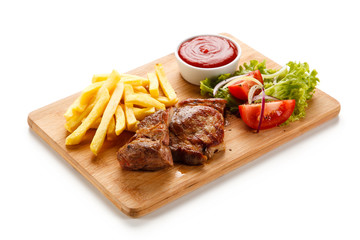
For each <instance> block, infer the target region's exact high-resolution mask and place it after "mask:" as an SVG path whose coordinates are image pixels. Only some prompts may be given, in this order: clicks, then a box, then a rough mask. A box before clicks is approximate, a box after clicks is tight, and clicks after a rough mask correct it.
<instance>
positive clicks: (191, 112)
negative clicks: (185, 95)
mask: <svg viewBox="0 0 360 240" xmlns="http://www.w3.org/2000/svg"><path fill="white" fill-rule="evenodd" d="M225 104H226V100H223V99H217V98H213V99H186V100H184V101H181V102H179V104H178V106H179V107H178V108H177V109H176V110H175V111H174V114H173V116H172V118H171V122H170V126H169V130H170V149H171V152H172V156H173V160H174V161H176V162H183V163H186V164H189V165H199V164H203V163H205V162H206V161H207V160H208V159H209V158H211V157H212V156H213V154H214V153H215V152H218V151H221V150H224V148H225V145H224V117H223V113H224V109H225Z"/></svg>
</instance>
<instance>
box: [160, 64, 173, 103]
mask: <svg viewBox="0 0 360 240" xmlns="http://www.w3.org/2000/svg"><path fill="white" fill-rule="evenodd" d="M155 72H156V76H157V77H158V80H159V84H160V87H161V89H162V91H163V92H164V94H165V96H167V97H168V98H169V99H170V101H172V100H174V99H175V98H177V96H176V93H175V90H174V89H173V87H172V86H171V84H170V82H169V81H168V79H167V78H166V75H165V71H164V68H163V66H162V64H161V63H157V64H156V65H155Z"/></svg>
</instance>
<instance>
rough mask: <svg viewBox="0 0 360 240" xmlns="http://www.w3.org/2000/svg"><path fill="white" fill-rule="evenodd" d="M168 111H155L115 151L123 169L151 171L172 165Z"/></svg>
mask: <svg viewBox="0 0 360 240" xmlns="http://www.w3.org/2000/svg"><path fill="white" fill-rule="evenodd" d="M170 111H171V110H170V109H168V110H166V111H165V110H160V111H157V112H155V113H154V114H152V115H150V116H147V117H146V118H145V119H144V120H142V121H141V122H140V123H139V124H138V130H137V131H136V133H135V135H134V136H133V137H132V138H131V139H130V140H129V143H128V144H125V145H124V146H122V147H121V148H120V149H119V151H118V152H117V158H118V160H119V162H120V165H121V167H122V168H123V169H126V170H149V171H153V170H159V169H162V168H166V167H170V166H173V159H172V155H171V151H170V148H169V128H168V127H169V120H170V116H169V114H170Z"/></svg>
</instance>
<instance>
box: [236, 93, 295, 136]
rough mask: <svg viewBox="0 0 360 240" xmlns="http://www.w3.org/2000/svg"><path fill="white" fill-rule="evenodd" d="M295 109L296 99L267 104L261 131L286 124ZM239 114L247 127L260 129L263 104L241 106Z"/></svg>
mask: <svg viewBox="0 0 360 240" xmlns="http://www.w3.org/2000/svg"><path fill="white" fill-rule="evenodd" d="M294 108H295V100H294V99H292V100H279V101H272V102H266V103H265V109H264V116H263V119H262V122H261V126H260V129H261V130H262V129H268V128H272V127H275V126H279V125H280V124H282V123H284V122H285V121H286V120H288V118H289V117H290V116H291V114H292V113H293V111H294ZM239 112H240V115H241V118H242V120H243V121H244V122H245V124H246V125H248V126H249V127H250V128H253V129H258V126H259V121H260V112H261V103H256V104H243V105H239Z"/></svg>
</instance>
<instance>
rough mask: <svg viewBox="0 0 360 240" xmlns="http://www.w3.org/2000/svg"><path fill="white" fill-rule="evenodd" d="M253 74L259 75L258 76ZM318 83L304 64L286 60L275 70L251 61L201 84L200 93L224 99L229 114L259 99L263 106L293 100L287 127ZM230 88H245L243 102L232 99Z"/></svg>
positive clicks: (298, 116) (301, 113)
mask: <svg viewBox="0 0 360 240" xmlns="http://www.w3.org/2000/svg"><path fill="white" fill-rule="evenodd" d="M257 72H260V73H261V74H260V76H258V75H257ZM260 80H261V81H260ZM262 82H263V84H262ZM318 82H319V78H318V77H317V71H316V70H311V71H310V68H309V64H308V63H306V62H303V63H302V62H293V61H290V62H288V63H287V64H285V65H284V66H283V67H282V68H280V69H278V70H276V69H268V68H266V61H265V60H264V61H263V62H259V61H257V60H251V61H250V62H249V63H244V65H243V66H240V67H239V70H238V71H236V72H235V73H232V74H230V73H228V74H223V75H221V76H219V77H218V78H216V79H205V80H203V81H201V82H200V90H201V94H202V95H203V96H209V97H216V98H223V99H225V100H227V102H228V103H227V108H228V109H229V110H230V112H232V113H237V112H238V109H239V108H238V106H239V105H242V104H252V103H259V102H260V101H261V100H262V101H261V102H264V104H265V102H266V101H274V100H291V99H294V100H295V108H294V111H293V113H292V114H291V116H290V117H289V118H288V119H287V121H286V122H285V123H284V124H288V123H289V122H293V121H296V120H299V119H301V118H304V117H305V109H306V108H307V106H308V103H307V101H308V100H310V99H311V98H312V96H313V94H314V92H315V88H316V85H317V83H318ZM234 85H237V86H239V87H240V88H244V87H247V88H248V89H245V90H244V89H242V91H245V92H246V98H245V99H243V98H239V97H238V96H237V97H236V96H235V95H236V94H235V95H234V94H232V93H231V91H229V87H230V88H233V87H234ZM231 86H233V87H231ZM260 90H261V91H260ZM260 94H262V95H260ZM243 95H244V94H243Z"/></svg>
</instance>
